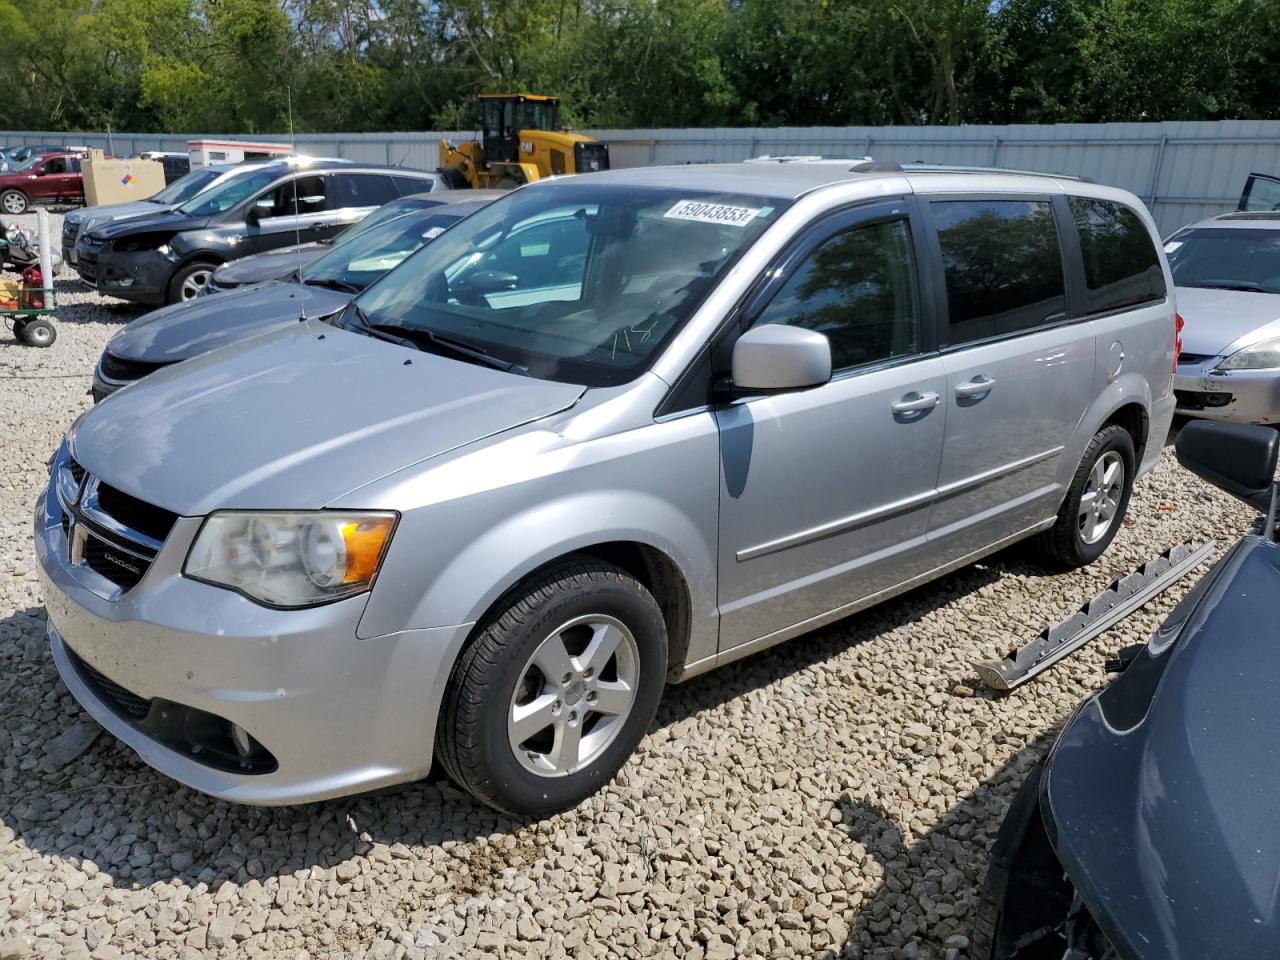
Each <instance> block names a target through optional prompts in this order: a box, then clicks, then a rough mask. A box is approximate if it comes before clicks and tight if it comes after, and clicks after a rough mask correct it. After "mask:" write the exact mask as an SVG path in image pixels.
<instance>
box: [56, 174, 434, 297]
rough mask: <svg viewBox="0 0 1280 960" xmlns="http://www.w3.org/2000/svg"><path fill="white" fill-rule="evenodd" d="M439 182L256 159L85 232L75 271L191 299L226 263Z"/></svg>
mask: <svg viewBox="0 0 1280 960" xmlns="http://www.w3.org/2000/svg"><path fill="white" fill-rule="evenodd" d="M434 184H435V178H434V177H433V176H432V175H431V174H429V173H423V172H419V171H414V170H402V169H400V168H396V167H384V166H358V165H355V164H351V163H345V162H341V161H320V160H299V159H289V160H280V161H277V162H274V163H268V164H265V165H262V166H258V165H255V166H254V167H253V168H252V169H247V170H246V171H245V172H244V173H243V174H242V175H240V176H235V177H231V178H229V179H227V180H226V181H225V182H224V183H222V184H221V185H219V186H218V187H216V188H214V189H211V190H206V191H204V192H203V193H200V194H198V195H197V196H195V197H192V198H191V199H190V200H188V201H187V202H186V203H184V204H182V205H181V206H179V207H178V208H176V209H174V210H170V211H161V212H159V213H156V214H153V215H150V216H144V217H135V218H133V219H130V220H125V221H121V222H117V223H109V224H104V225H103V226H101V227H95V228H93V229H92V230H90V231H88V232H87V233H82V234H81V235H80V239H79V240H78V241H77V242H76V255H77V260H76V270H77V271H79V273H80V279H82V280H83V281H84V282H85V283H87V284H88V285H89V286H92V287H96V288H97V289H98V290H99V291H101V292H102V293H105V294H109V295H110V296H113V297H121V298H122V299H125V300H132V301H134V302H136V303H144V304H148V305H153V306H154V305H158V304H164V303H177V302H178V301H180V300H190V299H192V298H193V297H196V296H198V295H199V294H200V292H201V290H203V288H204V285H205V283H206V281H207V280H208V279H209V276H210V275H211V274H212V273H213V271H214V269H216V268H217V266H218V265H219V264H222V263H225V262H226V261H228V260H235V259H236V258H238V257H247V256H249V255H251V254H255V253H262V252H263V251H265V250H274V249H276V248H278V247H283V246H288V245H290V244H295V243H307V242H310V241H315V240H325V239H328V238H329V237H332V236H335V235H336V234H337V233H339V232H340V231H341V230H343V229H344V228H346V227H347V226H349V225H350V224H352V223H354V222H356V221H357V220H360V219H362V218H363V217H364V216H366V215H367V214H368V213H370V212H372V211H373V210H375V209H376V208H377V207H380V206H382V204H384V203H386V202H388V201H389V200H394V199H397V198H398V197H400V196H402V195H407V194H411V193H421V192H422V191H423V190H430V189H431V188H432V186H433V185H434Z"/></svg>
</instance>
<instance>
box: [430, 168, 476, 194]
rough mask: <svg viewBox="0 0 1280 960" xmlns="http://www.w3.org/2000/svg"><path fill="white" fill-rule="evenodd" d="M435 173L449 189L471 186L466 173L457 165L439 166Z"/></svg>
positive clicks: (461, 188)
mask: <svg viewBox="0 0 1280 960" xmlns="http://www.w3.org/2000/svg"><path fill="white" fill-rule="evenodd" d="M436 174H437V175H438V176H439V177H440V179H441V180H443V181H444V184H445V186H447V187H448V188H449V189H450V190H467V189H470V187H471V184H470V182H468V180H467V178H466V175H465V174H463V172H462V171H461V170H459V169H458V168H457V167H439V168H437V169H436Z"/></svg>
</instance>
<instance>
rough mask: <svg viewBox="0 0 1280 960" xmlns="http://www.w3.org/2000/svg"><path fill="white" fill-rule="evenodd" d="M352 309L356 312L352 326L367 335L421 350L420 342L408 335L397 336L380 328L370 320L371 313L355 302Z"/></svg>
mask: <svg viewBox="0 0 1280 960" xmlns="http://www.w3.org/2000/svg"><path fill="white" fill-rule="evenodd" d="M351 309H352V310H353V311H354V312H355V318H356V322H355V323H353V324H351V326H353V327H355V328H356V329H358V330H360V331H361V332H363V333H364V334H365V335H366V336H370V337H373V338H374V339H375V340H385V341H386V342H387V343H394V344H396V345H397V346H401V347H408V348H409V349H410V350H421V349H422V347H420V346H419V345H418V344H416V343H414V342H413V341H412V340H410V339H408V338H407V337H397V336H396V335H395V334H394V333H389V332H387V331H386V330H384V329H379V328H378V327H377V326H375V325H374V324H371V323H370V322H369V315H368V314H367V313H365V312H364V311H363V310H361V309H360V308H359V307H357V306H356V305H355V304H354V303H353V304H352V305H351Z"/></svg>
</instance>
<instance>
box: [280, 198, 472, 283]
mask: <svg viewBox="0 0 1280 960" xmlns="http://www.w3.org/2000/svg"><path fill="white" fill-rule="evenodd" d="M461 219H462V214H460V213H449V214H445V213H433V212H431V211H429V210H428V211H414V212H413V213H406V212H404V211H401V214H400V216H398V217H396V218H395V219H392V220H386V221H384V222H382V223H380V224H378V225H377V226H375V227H373V228H372V229H369V230H364V231H361V233H359V234H358V235H356V236H353V237H350V238H346V237H344V238H343V240H342V242H341V243H337V244H335V245H334V247H333V249H332V250H330V251H329V252H328V253H326V254H324V255H323V256H321V257H317V258H316V259H315V260H313V261H311V263H309V264H307V265H306V266H305V267H303V269H302V282H303V283H309V284H312V285H314V286H318V287H325V286H327V287H335V288H337V289H340V290H351V291H352V292H356V291H360V290H363V289H364V288H365V287H367V286H369V284H371V283H373V281H375V280H377V279H378V278H379V277H380V276H382V275H383V274H384V273H386V272H387V271H388V270H390V269H392V268H393V267H397V266H399V265H400V263H401V262H402V261H403V260H404V259H405V258H406V257H408V256H409V254H411V253H413V252H414V251H415V250H417V249H418V248H419V247H421V246H422V245H423V244H425V243H430V242H431V241H432V240H434V239H435V238H436V237H438V236H440V234H442V233H444V232H445V230H447V229H448V228H449V227H451V226H453V225H454V224H455V223H457V222H458V221H459V220H461Z"/></svg>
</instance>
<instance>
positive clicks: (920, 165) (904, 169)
mask: <svg viewBox="0 0 1280 960" xmlns="http://www.w3.org/2000/svg"><path fill="white" fill-rule="evenodd" d="M849 172H850V173H1011V174H1016V175H1017V176H1020V177H1051V178H1052V179H1054V180H1075V181H1078V182H1079V183H1093V181H1092V180H1091V179H1089V178H1088V177H1081V176H1077V175H1076V174H1072V173H1049V172H1046V171H1044V170H1015V169H1010V168H1008V167H977V166H967V165H964V164H952V163H926V162H925V161H923V160H912V161H910V162H908V163H890V162H887V161H882V160H877V161H875V162H872V163H857V164H854V165H853V166H852V167H850V168H849Z"/></svg>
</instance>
